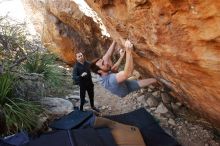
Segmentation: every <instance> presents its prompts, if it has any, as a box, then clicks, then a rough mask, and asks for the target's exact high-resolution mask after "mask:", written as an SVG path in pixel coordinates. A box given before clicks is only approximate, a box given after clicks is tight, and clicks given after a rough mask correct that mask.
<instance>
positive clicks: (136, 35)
mask: <svg viewBox="0 0 220 146" xmlns="http://www.w3.org/2000/svg"><path fill="white" fill-rule="evenodd" d="M23 1H25V3H26V6H27V8H28V5H29V10H32V11H31V12H30V13H29V14H35V15H32V16H31V17H32V18H33V20H35V25H36V26H38V27H39V29H38V30H39V32H41V35H42V38H43V41H44V43H45V46H46V47H49V48H51V50H53V51H55V52H58V53H59V54H60V55H61V57H63V58H64V59H65V60H66V61H70V62H73V61H74V57H73V55H72V53H73V52H74V51H75V50H76V49H82V50H84V51H85V52H86V53H87V54H88V55H90V56H91V57H93V56H96V55H98V54H100V52H101V51H103V49H102V50H101V48H104V49H105V48H106V46H104V45H103V44H104V43H105V40H104V39H103V38H102V37H101V33H100V31H99V30H98V26H96V25H95V24H94V23H93V22H92V19H91V18H88V17H86V16H84V15H82V13H81V12H79V10H78V8H77V7H76V5H75V4H74V2H72V1H71V2H70V1H68V0H63V1H62V2H61V0H57V1H52V0H51V1H48V2H47V1H46V0H45V1H42V0H41V1H40V0H37V1H34V0H23ZM87 2H88V4H89V5H90V6H91V7H92V8H93V9H94V10H95V11H96V12H97V13H98V15H99V16H100V17H101V19H102V21H103V23H104V24H105V26H106V27H107V29H108V32H109V33H110V35H111V36H112V38H113V39H115V40H119V39H120V38H129V39H130V40H131V41H132V43H133V44H134V46H135V50H134V52H135V53H134V58H135V59H134V60H135V64H136V69H137V70H139V71H142V73H143V72H145V73H150V74H151V75H152V76H154V77H157V78H158V79H160V81H161V82H163V83H164V84H166V86H168V87H169V88H171V89H172V91H173V94H174V95H175V96H176V97H178V99H179V100H180V101H181V102H182V103H185V104H186V105H188V106H189V107H190V108H192V109H194V110H196V111H198V112H199V113H200V114H201V115H203V116H205V117H207V118H208V119H209V120H210V121H212V122H214V123H215V125H216V126H217V125H218V126H220V89H219V87H220V15H219V14H220V3H219V2H218V1H217V0H209V1H202V0H197V1H195V0H193V1H186V0H183V1H177V0H157V1H153V0H127V1H124V0H114V1H113V0H95V1H94V0H87ZM38 16H39V17H38ZM34 18H36V19H34ZM41 19H43V20H41ZM42 24H43V25H42ZM42 26H43V27H42ZM87 36H88V37H87ZM91 50H94V51H92V52H91ZM93 53H94V54H93ZM142 75H143V74H142Z"/></svg>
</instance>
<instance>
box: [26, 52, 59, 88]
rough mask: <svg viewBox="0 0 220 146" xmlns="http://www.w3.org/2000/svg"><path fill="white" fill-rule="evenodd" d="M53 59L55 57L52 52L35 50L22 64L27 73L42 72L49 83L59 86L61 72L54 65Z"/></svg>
mask: <svg viewBox="0 0 220 146" xmlns="http://www.w3.org/2000/svg"><path fill="white" fill-rule="evenodd" d="M55 60H56V57H55V56H54V55H52V54H47V53H44V54H43V53H40V52H37V53H34V54H33V55H32V56H30V57H28V59H27V61H26V62H25V64H24V69H25V71H26V72H28V73H37V74H42V75H43V77H44V79H45V80H46V81H47V83H49V85H52V86H59V85H60V82H61V77H62V72H61V70H60V69H59V67H58V66H57V65H55Z"/></svg>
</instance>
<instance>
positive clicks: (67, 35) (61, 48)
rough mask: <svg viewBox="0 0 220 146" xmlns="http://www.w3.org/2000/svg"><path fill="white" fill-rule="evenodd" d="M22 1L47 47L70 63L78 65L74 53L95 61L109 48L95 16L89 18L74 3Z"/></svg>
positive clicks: (64, 1) (66, 0)
mask: <svg viewBox="0 0 220 146" xmlns="http://www.w3.org/2000/svg"><path fill="white" fill-rule="evenodd" d="M22 2H23V4H24V7H25V10H26V13H27V14H28V17H29V18H30V20H31V21H32V22H33V24H34V26H35V29H36V31H37V32H38V33H39V34H40V35H41V38H42V42H43V43H44V46H45V47H46V48H48V49H49V50H51V51H53V52H55V53H56V54H57V55H59V56H60V57H61V58H62V59H63V60H64V61H65V62H67V63H68V64H73V63H74V62H75V55H74V54H75V52H77V51H81V52H83V53H85V54H87V56H88V58H92V57H94V56H98V55H100V53H102V52H103V51H104V50H105V49H107V47H108V45H109V43H110V41H109V39H108V38H105V37H103V36H102V34H101V31H100V28H99V25H98V24H96V23H95V22H94V21H93V19H92V18H91V17H88V16H85V15H84V14H83V13H82V12H81V11H80V10H79V8H78V6H77V4H75V3H74V2H73V1H70V0H56V1H54V0H22ZM94 50H97V51H94ZM102 50H103V51H102Z"/></svg>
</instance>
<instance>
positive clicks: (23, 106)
mask: <svg viewBox="0 0 220 146" xmlns="http://www.w3.org/2000/svg"><path fill="white" fill-rule="evenodd" d="M15 80H16V78H15V77H13V76H12V75H11V74H10V73H4V74H2V75H0V83H1V84H0V106H1V110H2V111H3V113H4V114H5V117H6V127H7V131H6V133H5V134H11V133H14V132H18V131H20V130H28V131H31V130H32V129H33V128H34V127H35V126H36V124H37V122H38V115H39V114H40V113H41V112H42V108H41V107H40V104H38V103H37V102H33V101H27V100H24V99H21V98H18V97H16V98H15V97H13V94H12V90H13V87H14V83H15Z"/></svg>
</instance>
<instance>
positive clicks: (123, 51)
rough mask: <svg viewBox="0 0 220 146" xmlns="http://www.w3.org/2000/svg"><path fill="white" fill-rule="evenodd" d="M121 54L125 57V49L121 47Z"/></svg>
mask: <svg viewBox="0 0 220 146" xmlns="http://www.w3.org/2000/svg"><path fill="white" fill-rule="evenodd" d="M119 54H120V57H123V56H124V55H125V50H124V49H120V51H119Z"/></svg>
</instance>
